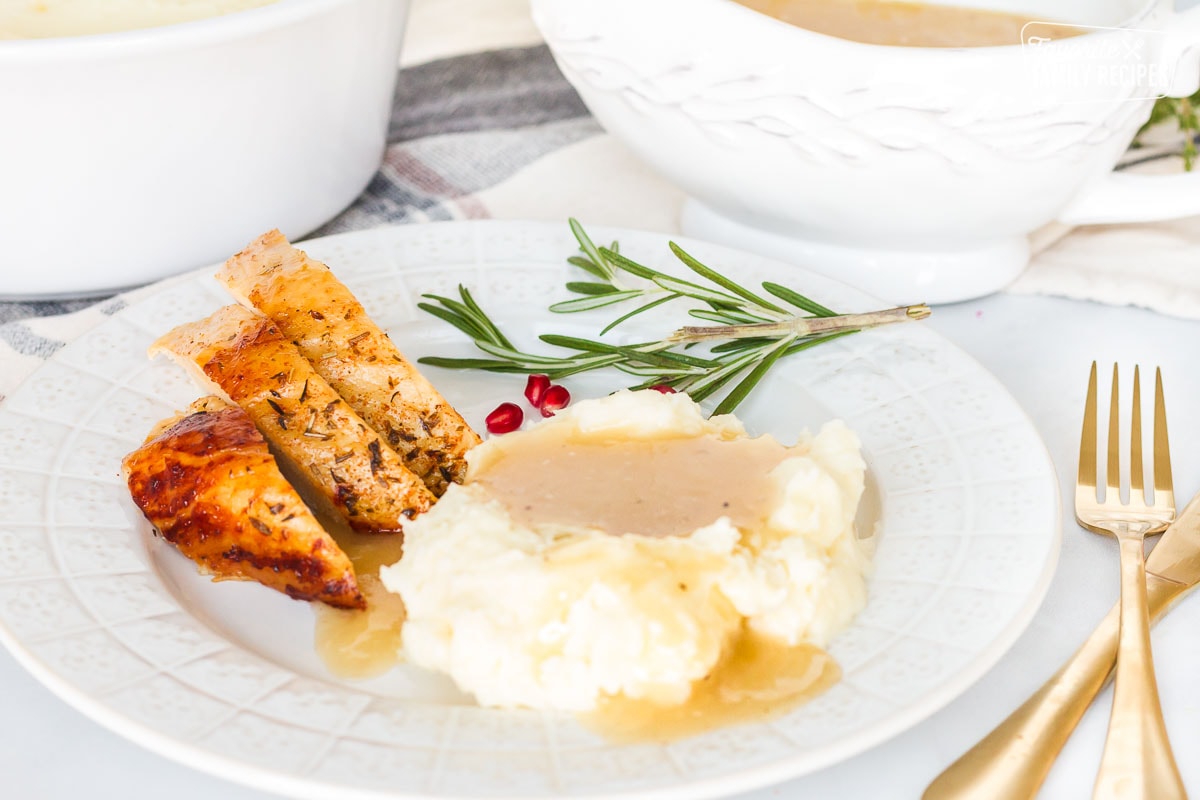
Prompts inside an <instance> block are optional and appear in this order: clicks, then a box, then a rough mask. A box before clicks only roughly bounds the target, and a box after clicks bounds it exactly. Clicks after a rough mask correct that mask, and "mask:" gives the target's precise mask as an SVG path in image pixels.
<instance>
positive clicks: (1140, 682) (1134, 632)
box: [1075, 362, 1187, 800]
mask: <svg viewBox="0 0 1200 800" xmlns="http://www.w3.org/2000/svg"><path fill="white" fill-rule="evenodd" d="M1140 377H1141V376H1140V374H1139V371H1138V369H1137V367H1134V370H1133V414H1132V417H1131V420H1130V443H1129V499H1128V500H1127V501H1126V502H1124V503H1122V502H1121V459H1120V438H1119V436H1120V426H1119V423H1118V411H1119V404H1118V400H1117V367H1116V365H1114V366H1113V377H1112V396H1111V399H1110V401H1109V416H1108V455H1107V467H1106V469H1105V480H1104V499H1103V500H1101V499H1100V497H1099V488H1098V484H1099V481H1098V479H1097V467H1098V465H1097V460H1096V450H1097V439H1098V431H1097V425H1096V406H1097V397H1096V364H1095V362H1092V371H1091V376H1090V378H1089V379H1088V393H1087V405H1086V407H1085V409H1084V414H1083V432H1082V435H1081V436H1080V441H1079V476H1078V478H1077V480H1076V483H1075V519H1076V520H1077V521H1078V522H1079V524H1080V525H1082V526H1083V527H1085V528H1087V529H1088V530H1091V531H1094V532H1096V533H1106V534H1111V535H1113V536H1115V537H1116V538H1117V541H1118V542H1119V543H1120V546H1121V615H1120V619H1121V633H1120V641H1119V649H1118V652H1117V676H1116V685H1115V687H1114V690H1113V706H1112V716H1111V717H1110V719H1109V724H1108V737H1107V738H1106V739H1105V742H1104V755H1103V757H1102V759H1101V762H1100V771H1099V773H1098V774H1097V776H1096V786H1095V791H1094V793H1093V796H1094V797H1095V798H1105V799H1107V798H1118V797H1120V798H1148V800H1171V799H1172V798H1186V797H1187V793H1186V792H1185V791H1184V788H1183V781H1182V779H1181V778H1180V777H1179V768H1178V767H1177V766H1176V765H1175V758H1174V756H1173V755H1172V754H1171V745H1170V743H1169V741H1168V740H1167V729H1166V727H1165V726H1164V724H1163V717H1162V708H1161V706H1160V704H1159V699H1158V685H1157V682H1156V681H1155V679H1154V659H1153V657H1152V655H1151V653H1150V617H1149V612H1148V607H1147V601H1146V561H1145V551H1144V546H1143V540H1144V539H1145V537H1146V536H1147V535H1148V534H1153V533H1161V532H1162V531H1164V530H1166V528H1167V526H1168V525H1170V524H1171V522H1172V521H1173V520H1174V519H1175V494H1174V490H1173V488H1172V485H1171V453H1170V449H1169V446H1168V444H1167V412H1166V406H1165V403H1164V401H1163V388H1162V372H1161V370H1156V371H1155V380H1154V384H1155V385H1154V437H1153V455H1152V462H1153V467H1154V483H1153V489H1152V491H1151V494H1150V497H1151V500H1150V502H1147V501H1146V494H1145V484H1144V468H1143V463H1142V414H1141V400H1142V397H1141V386H1140Z"/></svg>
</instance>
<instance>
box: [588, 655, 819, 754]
mask: <svg viewBox="0 0 1200 800" xmlns="http://www.w3.org/2000/svg"><path fill="white" fill-rule="evenodd" d="M840 677H841V670H840V669H838V666H837V664H836V663H835V662H834V660H833V658H832V657H830V656H829V654H828V653H826V652H825V651H824V650H821V649H820V648H818V647H814V646H813V645H810V644H798V645H795V646H789V645H786V644H783V643H780V642H777V641H775V640H773V639H768V638H766V637H764V636H759V635H757V634H754V633H750V632H743V633H742V634H741V636H740V637H739V638H738V640H737V641H735V642H733V643H731V646H730V647H729V649H728V650H727V651H726V655H725V657H724V658H723V659H722V661H721V663H720V664H719V665H718V666H717V667H716V669H714V670H713V672H711V673H710V674H709V675H708V676H706V677H705V678H704V679H703V680H699V681H696V682H695V683H694V684H693V685H692V695H691V697H690V698H689V699H688V700H687V702H685V703H683V704H682V705H677V706H661V705H658V704H656V703H654V702H652V701H649V700H630V699H628V698H626V697H621V696H615V697H607V698H605V699H604V700H602V701H601V703H600V705H599V707H598V708H597V710H596V711H594V712H592V713H590V714H585V715H582V716H581V717H580V719H581V721H582V722H583V724H584V725H586V726H587V727H589V728H591V729H593V730H595V731H596V732H598V733H600V734H602V735H603V736H605V737H606V738H608V739H611V740H613V741H616V742H639V741H643V742H644V741H667V740H671V739H678V738H681V737H683V736H691V735H694V734H698V733H704V732H705V731H709V730H712V729H714V728H718V727H722V726H725V725H731V724H736V723H747V722H762V721H763V720H768V719H772V718H774V717H778V716H780V715H782V714H785V713H787V712H788V711H790V710H791V709H793V708H795V707H797V706H799V705H800V704H802V703H805V702H807V701H809V700H812V699H813V698H814V697H816V696H817V695H819V694H821V693H822V692H824V691H825V690H827V689H828V688H829V687H831V686H833V685H834V684H835V683H837V681H838V679H839V678H840Z"/></svg>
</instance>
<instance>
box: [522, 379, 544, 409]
mask: <svg viewBox="0 0 1200 800" xmlns="http://www.w3.org/2000/svg"><path fill="white" fill-rule="evenodd" d="M549 388H550V376H549V375H530V376H529V380H527V381H525V399H526V400H528V401H529V404H530V405H531V406H533V407H534V408H541V407H542V398H543V397H545V396H546V390H547V389H549Z"/></svg>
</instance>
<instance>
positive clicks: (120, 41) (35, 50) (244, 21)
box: [0, 0, 405, 61]
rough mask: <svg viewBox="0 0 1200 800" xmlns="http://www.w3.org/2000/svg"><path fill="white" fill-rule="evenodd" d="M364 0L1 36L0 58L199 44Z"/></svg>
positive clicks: (290, 0)
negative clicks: (85, 31) (148, 24)
mask: <svg viewBox="0 0 1200 800" xmlns="http://www.w3.org/2000/svg"><path fill="white" fill-rule="evenodd" d="M389 1H390V2H405V0H389ZM362 2H365V0H273V2H271V3H268V4H266V5H262V6H257V7H255V8H248V9H245V10H242V11H231V12H228V13H225V14H219V15H217V16H213V17H203V18H201V19H195V20H189V21H186V22H176V23H171V24H167V25H156V26H152V27H149V28H134V29H132V30H120V31H109V32H106V33H91V34H82V35H78V36H53V37H45V38H37V39H0V61H6V60H18V61H19V60H26V59H30V60H42V59H45V60H56V59H72V58H78V57H88V56H97V55H105V54H114V55H119V56H122V57H126V56H129V55H135V54H143V53H153V52H157V51H161V50H164V49H166V50H177V49H181V48H187V47H199V46H204V45H208V44H213V43H218V42H225V41H230V40H234V39H239V38H242V37H245V36H252V35H254V34H257V33H261V32H263V31H267V30H274V29H277V28H282V27H285V26H287V25H289V24H291V23H295V22H299V21H302V20H305V19H307V18H309V17H312V16H315V15H317V14H320V13H322V12H324V11H326V10H329V9H332V8H335V7H337V6H343V5H349V4H351V3H362Z"/></svg>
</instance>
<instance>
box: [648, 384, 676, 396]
mask: <svg viewBox="0 0 1200 800" xmlns="http://www.w3.org/2000/svg"><path fill="white" fill-rule="evenodd" d="M650 389H651V390H652V391H655V392H658V393H660V394H675V389H674V387H671V386H667V385H666V384H665V383H656V384H654V385H653V386H651V387H650Z"/></svg>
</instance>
